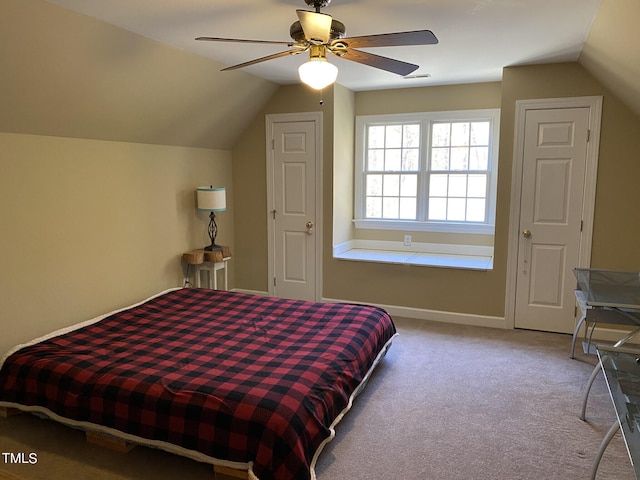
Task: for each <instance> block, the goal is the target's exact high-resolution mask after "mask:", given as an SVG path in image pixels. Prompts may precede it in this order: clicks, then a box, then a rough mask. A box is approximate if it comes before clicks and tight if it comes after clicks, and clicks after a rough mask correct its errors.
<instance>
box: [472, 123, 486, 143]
mask: <svg viewBox="0 0 640 480" xmlns="http://www.w3.org/2000/svg"><path fill="white" fill-rule="evenodd" d="M489 126H490V125H489V122H473V123H471V145H489Z"/></svg>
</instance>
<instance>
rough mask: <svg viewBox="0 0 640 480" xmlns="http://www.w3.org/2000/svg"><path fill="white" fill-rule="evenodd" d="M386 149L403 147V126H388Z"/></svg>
mask: <svg viewBox="0 0 640 480" xmlns="http://www.w3.org/2000/svg"><path fill="white" fill-rule="evenodd" d="M385 140H386V143H385V147H387V148H400V147H401V146H402V125H388V126H387V138H386V139H385Z"/></svg>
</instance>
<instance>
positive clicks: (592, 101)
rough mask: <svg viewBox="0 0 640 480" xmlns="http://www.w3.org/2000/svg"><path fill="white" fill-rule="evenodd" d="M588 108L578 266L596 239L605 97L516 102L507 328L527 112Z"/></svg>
mask: <svg viewBox="0 0 640 480" xmlns="http://www.w3.org/2000/svg"><path fill="white" fill-rule="evenodd" d="M585 107H587V108H589V130H590V137H589V142H588V143H587V159H586V161H587V164H586V171H585V179H584V192H583V199H582V221H583V225H582V237H581V240H580V252H579V265H576V266H577V267H588V266H589V265H590V263H591V244H592V240H593V217H594V212H595V202H596V180H597V174H598V152H599V148H600V122H601V115H602V97H601V96H593V97H572V98H547V99H533V100H517V101H516V112H515V125H514V134H515V139H514V148H513V166H512V172H511V175H512V176H511V209H510V215H509V244H508V248H509V250H508V252H509V253H508V260H507V286H506V295H505V300H506V305H505V320H506V322H505V323H506V325H507V326H508V328H515V309H516V278H517V271H518V242H519V241H520V231H519V230H520V200H521V196H522V169H523V160H524V132H525V116H526V112H527V110H546V109H553V108H585Z"/></svg>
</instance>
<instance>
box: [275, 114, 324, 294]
mask: <svg viewBox="0 0 640 480" xmlns="http://www.w3.org/2000/svg"><path fill="white" fill-rule="evenodd" d="M272 120H273V117H270V118H269V119H268V125H267V129H268V131H270V133H271V139H270V140H271V141H270V143H271V162H269V163H270V169H271V173H270V175H269V177H270V179H271V181H272V185H271V188H270V190H271V207H270V212H269V215H270V223H271V228H270V230H271V232H270V235H269V236H270V239H271V242H270V243H271V245H270V252H272V254H271V255H272V259H271V262H270V269H269V270H270V275H272V281H271V282H270V283H271V285H270V291H269V293H270V294H271V295H273V296H278V297H283V298H297V299H301V300H312V301H313V300H317V299H318V292H317V290H318V288H317V287H318V285H319V281H318V276H319V269H320V266H319V258H320V257H319V252H320V243H319V241H320V236H319V234H318V231H319V227H320V226H319V221H320V215H319V208H318V207H319V201H318V196H319V193H320V189H321V181H320V175H319V168H318V166H319V163H320V161H319V142H320V140H319V138H318V128H319V124H318V120H317V119H311V120H300V121H272ZM268 140H269V139H268Z"/></svg>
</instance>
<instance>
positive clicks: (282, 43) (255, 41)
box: [196, 37, 293, 47]
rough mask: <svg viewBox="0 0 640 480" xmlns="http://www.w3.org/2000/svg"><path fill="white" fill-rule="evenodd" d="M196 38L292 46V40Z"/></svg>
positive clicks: (200, 38) (210, 40)
mask: <svg viewBox="0 0 640 480" xmlns="http://www.w3.org/2000/svg"><path fill="white" fill-rule="evenodd" d="M196 40H204V41H207V42H233V43H268V44H270V45H287V46H289V47H291V46H293V43H292V42H274V41H271V40H242V39H239V38H219V37H198V38H196Z"/></svg>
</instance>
